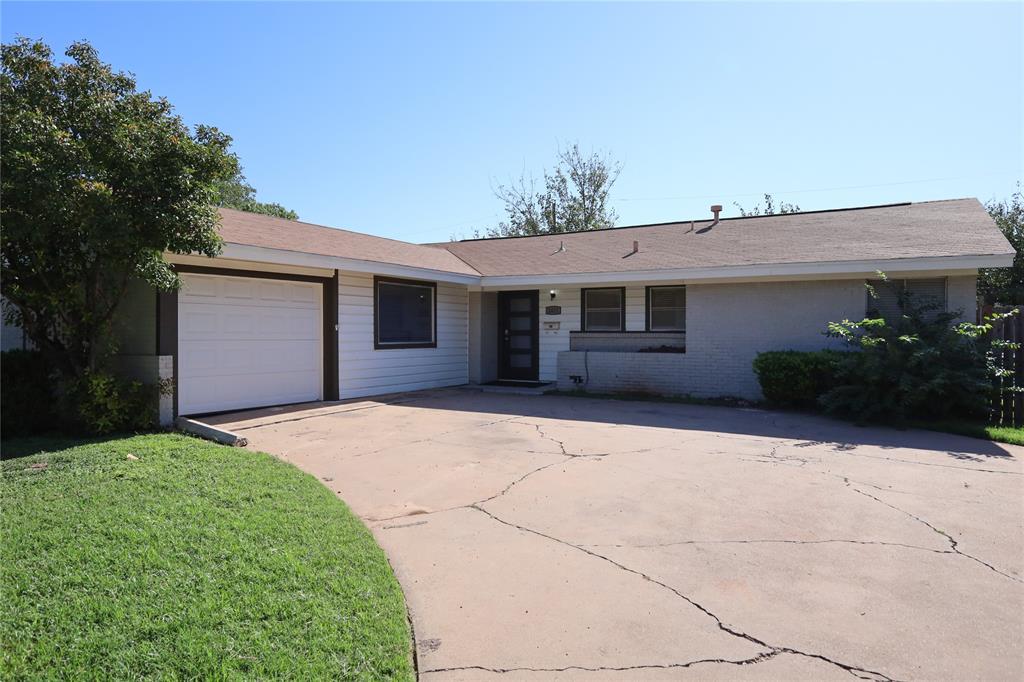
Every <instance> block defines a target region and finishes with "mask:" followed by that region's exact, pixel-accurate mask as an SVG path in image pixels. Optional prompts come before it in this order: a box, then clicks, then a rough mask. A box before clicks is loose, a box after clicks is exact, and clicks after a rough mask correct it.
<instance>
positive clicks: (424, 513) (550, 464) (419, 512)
mask: <svg viewBox="0 0 1024 682" xmlns="http://www.w3.org/2000/svg"><path fill="white" fill-rule="evenodd" d="M542 454H548V455H555V456H556V457H557V456H558V455H556V454H555V453H553V452H547V453H542ZM565 457H567V458H568V459H561V460H558V461H555V462H548V463H547V464H544V465H542V466H539V467H537V468H536V469H531V470H530V471H527V472H526V473H525V474H523V475H522V476H520V477H519V478H517V479H515V480H514V481H512V482H511V483H509V484H508V485H507V486H505V487H504V488H502V489H501V490H499V491H498V492H496V493H494V494H493V495H491V496H490V497H485V498H483V499H481V500H476V501H474V502H470V503H468V504H459V505H456V506H454V507H445V508H444V509H434V510H433V511H425V510H414V511H410V512H407V513H405V514H396V515H395V516H387V517H384V518H380V519H375V518H369V517H367V518H366V520H367V521H369V522H371V523H385V522H387V521H395V520H397V519H405V518H409V517H415V516H430V515H432V514H441V513H444V512H450V511H455V510H456V509H472V508H473V507H474V506H475V505H478V504H483V503H485V502H490V501H491V500H496V499H498V498H499V497H501V496H502V495H505V494H506V493H508V492H509V491H510V490H512V488H514V487H515V486H516V485H518V484H520V483H522V482H523V481H525V480H526V479H528V478H529V477H530V476H533V475H534V474H536V473H540V472H541V471H544V470H545V469H549V468H551V467H553V466H557V465H559V464H565V463H567V462H569V461H572V460H573V459H576V458H580V457H584V455H565ZM424 523H426V522H425V521H424ZM412 525H420V524H404V525H401V526H382V530H391V529H393V528H408V527H409V526H412Z"/></svg>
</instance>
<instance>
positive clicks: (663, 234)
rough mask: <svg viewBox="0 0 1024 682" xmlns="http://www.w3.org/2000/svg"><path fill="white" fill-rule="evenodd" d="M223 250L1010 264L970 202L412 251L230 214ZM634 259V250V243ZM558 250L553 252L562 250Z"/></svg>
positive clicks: (495, 263)
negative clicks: (997, 260)
mask: <svg viewBox="0 0 1024 682" xmlns="http://www.w3.org/2000/svg"><path fill="white" fill-rule="evenodd" d="M219 210H220V214H221V228H220V233H221V236H222V237H223V238H224V240H225V241H226V242H229V243H233V244H243V245H247V246H262V247H267V248H271V249H282V250H286V251H296V252H300V253H312V254H320V255H325V256H336V257H341V258H353V259H358V260H364V261H372V262H379V263H389V264H395V265H405V266H410V267H415V268H426V269H429V270H438V271H442V272H449V273H455V274H464V275H484V276H515V275H520V276H529V275H559V274H584V273H616V272H630V271H637V270H675V269H683V268H713V267H730V266H743V265H773V264H776V265H777V264H783V263H816V262H842V261H865V260H869V261H884V260H889V259H904V258H927V257H936V256H973V255H977V256H983V255H1006V254H1009V255H1012V254H1013V248H1012V247H1011V246H1010V244H1009V242H1007V241H1006V238H1005V237H1004V236H1003V235H1002V233H1001V232H1000V231H999V230H998V229H997V228H996V226H995V224H994V223H993V221H992V219H991V218H990V217H989V215H988V213H987V211H985V208H984V207H983V206H982V205H981V204H980V203H979V202H978V200H977V199H953V200H948V201H929V202H922V203H914V204H911V203H907V204H893V205H888V206H868V207H864V208H850V209H838V210H832V211H811V212H806V213H790V214H784V215H773V216H757V217H751V218H724V219H722V221H721V222H720V223H719V224H718V225H717V226H715V227H714V228H713V229H711V230H708V231H706V232H704V233H703V234H702V233H701V232H700V231H701V230H702V228H705V227H707V226H708V225H709V224H710V223H711V221H710V220H704V221H698V222H695V223H693V224H692V229H691V223H690V222H689V221H684V222H678V223H662V224H658V225H638V226H634V227H618V228H611V229H607V230H594V231H590V232H573V233H563V234H554V235H543V236H537V237H510V238H502V239H478V240H466V241H461V242H448V243H443V244H430V245H424V244H410V243H407V242H402V241H397V240H394V239H386V238H384V237H375V236H373V235H368V234H362V233H359V232H351V231H349V230H339V229H333V228H329V227H322V226H320V225H311V224H309V223H301V222H297V221H292V220H284V219H282V218H274V217H271V216H265V215H260V214H255V213H244V212H242V211H235V210H232V209H226V208H222V209H219ZM634 240H635V241H637V242H639V251H638V252H637V253H635V254H633V255H630V256H627V254H629V253H630V252H631V251H632V250H633V241H634ZM560 245H564V247H565V248H564V250H562V251H559V246H560Z"/></svg>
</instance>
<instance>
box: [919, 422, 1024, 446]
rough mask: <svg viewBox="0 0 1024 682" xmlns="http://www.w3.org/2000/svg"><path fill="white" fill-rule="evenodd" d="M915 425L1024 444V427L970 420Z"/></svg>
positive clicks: (922, 427) (932, 429)
mask: <svg viewBox="0 0 1024 682" xmlns="http://www.w3.org/2000/svg"><path fill="white" fill-rule="evenodd" d="M913 426H914V427H916V428H919V429H927V430H929V431H942V432H943V433H955V434H958V435H960V436H970V437H972V438H982V439H984V440H993V441H996V442H998V443H1009V444H1010V445H1024V428H1020V427H1013V426H989V425H988V424H981V423H978V422H968V421H937V422H915V423H914V424H913Z"/></svg>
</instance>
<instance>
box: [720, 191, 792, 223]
mask: <svg viewBox="0 0 1024 682" xmlns="http://www.w3.org/2000/svg"><path fill="white" fill-rule="evenodd" d="M732 205H733V206H735V207H736V208H738V209H739V211H740V215H741V216H743V217H744V218H750V217H752V216H758V215H775V214H777V213H778V214H782V213H799V212H800V207H799V206H797V205H796V204H790V203H787V202H785V201H780V202H779V203H778V204H776V203H775V198H774V197H773V196H772V195H771V194H768V193H767V192H765V195H764V207H763V208H762V206H761V203H760V202H758V203H757V204H754V205H753V206H751V207H750V208H744V207H743V206H741V205H740V203H739V202H737V201H734V202H732Z"/></svg>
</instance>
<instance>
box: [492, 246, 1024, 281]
mask: <svg viewBox="0 0 1024 682" xmlns="http://www.w3.org/2000/svg"><path fill="white" fill-rule="evenodd" d="M1012 264H1013V254H1012V253H999V254H986V255H968V256H931V257H924V258H890V259H874V260H856V261H829V262H823V261H818V262H811V263H766V264H754V265H733V266H714V267H705V268H672V269H659V270H631V271H621V272H580V273H565V274H550V275H537V274H534V275H484V276H483V277H481V278H480V285H481V286H482V287H487V288H500V287H513V286H530V285H556V284H586V283H601V282H656V281H663V280H672V281H681V280H682V281H694V282H696V281H707V280H765V279H784V278H796V279H813V278H814V277H835V276H840V277H841V276H847V277H860V276H869V275H872V274H874V273H876V272H879V271H882V272H893V273H903V272H937V271H938V272H952V271H976V270H977V269H978V268H1001V267H1008V266H1010V265H1012Z"/></svg>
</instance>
